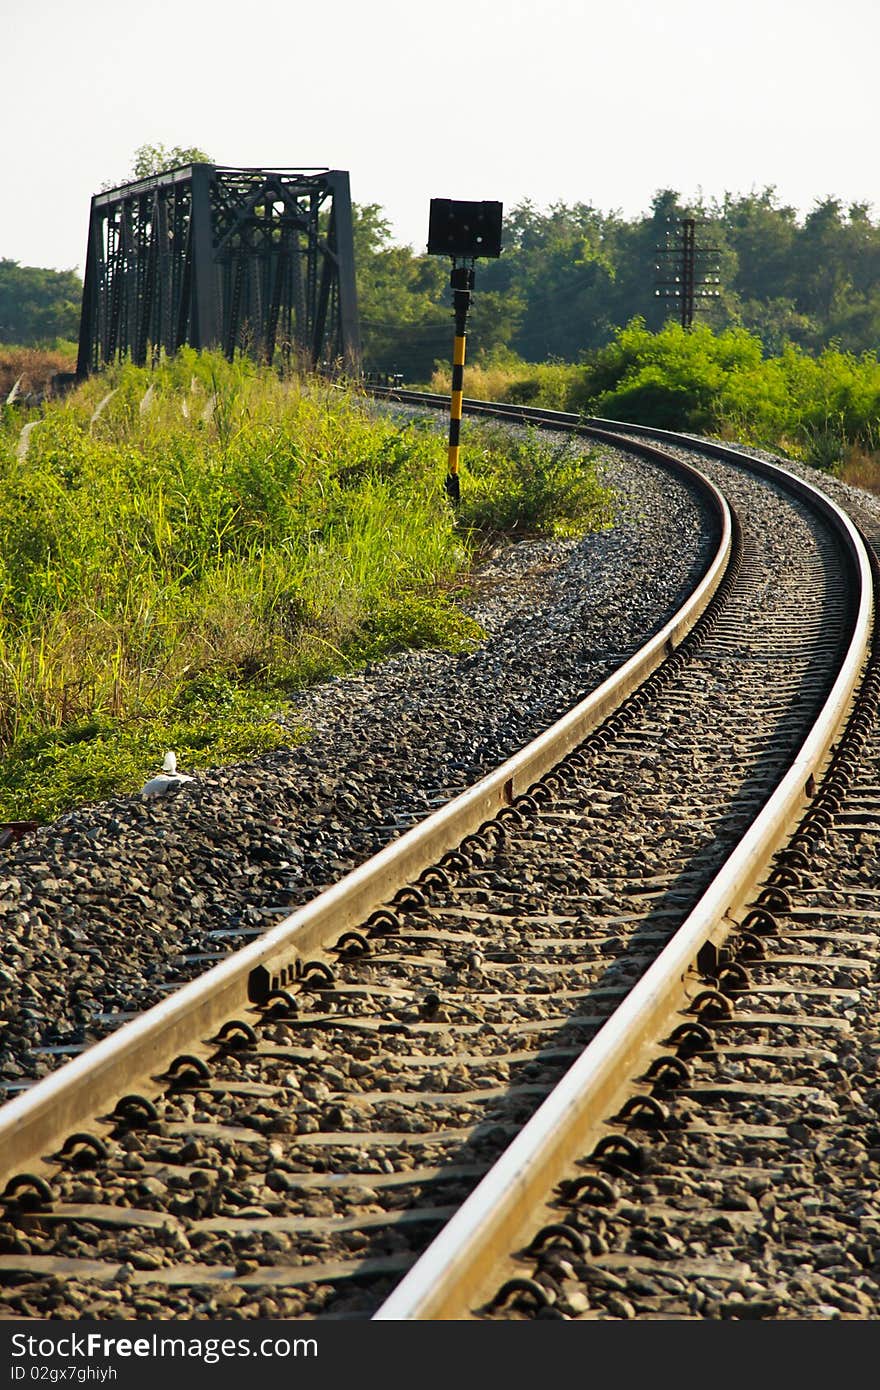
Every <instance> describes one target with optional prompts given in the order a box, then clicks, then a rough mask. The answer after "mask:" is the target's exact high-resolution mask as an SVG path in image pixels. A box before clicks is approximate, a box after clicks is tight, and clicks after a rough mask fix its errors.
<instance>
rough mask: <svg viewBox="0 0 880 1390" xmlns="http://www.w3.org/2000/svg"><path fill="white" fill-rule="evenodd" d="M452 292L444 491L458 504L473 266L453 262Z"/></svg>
mask: <svg viewBox="0 0 880 1390" xmlns="http://www.w3.org/2000/svg"><path fill="white" fill-rule="evenodd" d="M450 280H451V284H452V289H453V307H454V310H455V339H454V341H453V346H452V395H451V397H450V401H449V465H448V469H447V474H446V491H447V492H448V494H449V496H450V498H451V499H452V501H453V503H458V501H459V498H460V496H461V488H460V484H459V478H458V453H459V448H460V446H461V445H460V441H461V412H462V401H463V399H464V354H465V338H466V331H467V315H468V309H469V308H470V303H471V291H472V290H473V287H474V267H473V262H472V261H471V262H470V264H466V265H456V264H455V262H454V261H453V268H452V275H451V277H450Z"/></svg>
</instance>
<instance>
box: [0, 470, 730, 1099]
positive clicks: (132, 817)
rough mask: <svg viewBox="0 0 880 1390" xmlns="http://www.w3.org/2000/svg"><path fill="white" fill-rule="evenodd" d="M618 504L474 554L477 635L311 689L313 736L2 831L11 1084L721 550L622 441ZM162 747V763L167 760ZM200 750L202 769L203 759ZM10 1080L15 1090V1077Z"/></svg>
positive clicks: (554, 684) (395, 806) (461, 776)
mask: <svg viewBox="0 0 880 1390" xmlns="http://www.w3.org/2000/svg"><path fill="white" fill-rule="evenodd" d="M602 457H603V459H604V460H605V461H604V463H603V466H602V472H603V475H604V479H605V481H607V483H608V484H610V485H611V486H612V487H613V488H614V489H615V490H616V492H617V494H618V497H619V499H620V505H619V519H618V521H617V522H616V524H615V525H614V526H613V527H612V528H610V529H608V530H607V531H604V532H600V533H597V534H594V535H589V536H587V537H585V538H584V539H582V540H580V541H571V540H566V541H558V540H552V541H548V540H526V541H522V542H519V543H517V544H514V545H509V546H507V547H505V548H504V549H502V550H500V551H499V553H497V554H496V555H495V556H494V557H493V558H492V559H491V560H490V561H489V562H488V563H486V564H485V565H484V566H483V567H482V568H481V570H480V571H479V573H478V574H477V575H476V576H475V582H474V585H473V589H472V592H471V593H470V595H469V597H468V599H467V601H466V603H465V605H464V606H465V607H466V608H467V610H468V612H469V613H470V614H471V615H472V616H473V617H474V618H476V619H477V620H478V621H479V622H480V623H481V624H482V625H483V627H484V629H485V631H486V634H487V635H486V638H485V640H484V641H483V642H482V643H481V644H480V646H479V648H478V649H477V650H476V651H474V652H471V653H468V654H465V655H449V654H445V653H440V652H434V651H421V652H410V653H404V654H402V655H400V656H399V657H396V658H394V659H392V660H389V661H386V662H383V663H380V664H376V665H374V666H372V667H370V668H368V669H367V670H365V671H362V672H359V673H357V674H354V675H352V676H350V677H346V678H343V679H337V680H333V681H330V682H328V683H327V684H325V685H322V686H319V687H317V688H315V689H312V690H310V691H307V692H303V694H302V697H301V698H300V699H299V700H298V701H297V702H296V703H297V709H296V716H297V718H298V719H301V720H303V721H305V722H306V723H307V724H308V725H309V726H310V727H311V729H312V731H313V732H312V736H311V737H310V738H309V739H308V740H307V741H306V742H304V743H302V744H300V745H298V746H295V747H293V748H291V749H290V750H289V751H288V750H284V751H281V752H275V753H272V754H269V755H266V756H264V757H261V758H258V759H255V760H254V761H252V762H249V763H246V764H242V765H237V766H226V767H219V768H215V769H210V770H209V771H207V772H204V773H199V774H197V775H196V776H195V778H194V780H193V781H192V782H189V783H185V784H183V785H182V786H181V787H180V788H179V789H178V790H176V791H175V792H174V793H172V794H169V795H168V796H165V797H161V798H157V799H155V800H149V801H145V800H143V799H142V798H141V797H140V796H139V795H134V796H130V797H120V798H114V799H111V800H108V801H106V802H102V803H100V804H98V805H94V806H86V807H83V808H81V809H79V810H77V811H75V812H71V813H69V814H67V815H65V816H63V817H62V818H61V819H60V820H59V821H57V822H55V823H54V824H52V825H48V826H44V827H41V828H40V829H39V830H38V831H37V832H36V833H35V834H34V835H32V836H28V837H27V838H26V839H23V840H20V841H17V842H15V843H13V844H11V845H9V846H8V847H7V848H6V849H4V850H3V851H0V855H2V860H0V928H2V936H3V942H4V948H3V960H2V967H0V1004H2V1008H3V1015H4V1017H5V1020H6V1022H5V1027H4V1030H3V1038H2V1043H0V1084H2V1085H3V1087H4V1088H5V1094H6V1095H7V1097H8V1096H9V1095H12V1094H14V1093H15V1092H16V1091H17V1090H19V1089H20V1088H21V1087H22V1085H26V1084H28V1083H29V1082H31V1081H33V1080H35V1079H37V1078H39V1077H40V1076H42V1075H45V1074H47V1073H48V1072H49V1071H51V1070H53V1069H54V1068H55V1067H56V1066H57V1065H59V1063H61V1062H63V1061H64V1060H65V1058H66V1056H67V1055H68V1054H67V1053H66V1052H65V1051H63V1050H57V1051H56V1050H53V1051H48V1052H41V1051H35V1049H40V1048H52V1049H64V1048H68V1047H76V1046H78V1045H79V1044H81V1043H83V1042H87V1041H93V1040H96V1039H97V1038H99V1037H101V1036H103V1035H104V1034H105V1033H107V1032H108V1031H112V1029H113V1028H114V1027H115V1026H118V1024H119V1023H121V1022H123V1021H124V1020H125V1018H126V1017H130V1016H131V1015H132V1014H133V1013H136V1012H139V1011H141V1010H143V1009H144V1008H146V1007H148V1006H150V1005H151V1004H154V1003H156V1002H158V1001H159V1000H161V999H162V998H163V997H165V995H166V994H167V992H168V990H169V989H170V988H172V987H174V985H176V984H179V983H181V982H182V981H184V980H185V979H189V978H192V977H193V976H194V975H195V974H198V973H201V972H202V971H203V970H204V969H206V968H208V966H209V965H210V964H212V963H213V961H214V960H216V959H217V958H218V955H219V954H222V953H223V952H224V951H226V950H229V949H231V945H230V944H229V943H228V942H223V941H218V938H217V937H216V936H214V935H211V933H215V932H218V931H222V930H223V929H227V928H229V927H242V926H245V927H246V926H251V927H253V926H262V927H265V926H266V925H268V924H269V923H270V922H271V921H272V920H273V915H276V914H277V917H281V916H283V915H285V913H286V912H289V911H290V910H291V909H292V908H293V907H295V906H297V905H299V904H300V903H302V902H304V901H307V900H308V899H309V898H310V897H312V896H314V894H315V892H316V891H317V890H318V889H319V888H320V887H321V886H324V885H326V884H328V883H331V882H334V881H336V879H338V878H339V877H340V876H341V875H342V874H343V873H345V872H347V871H348V870H349V869H351V868H353V867H354V866H355V865H356V864H357V863H358V862H360V861H361V860H363V859H364V858H365V857H367V856H368V855H369V854H371V853H374V852H375V851H376V850H378V849H379V848H381V847H382V845H384V844H386V843H387V842H388V841H389V840H391V839H392V838H394V837H395V836H396V835H397V834H399V833H400V832H401V831H402V830H404V829H406V828H407V827H408V826H409V825H411V824H413V823H414V822H415V821H417V820H419V819H421V818H422V817H423V816H424V815H426V814H427V813H428V812H430V811H431V810H433V809H434V808H435V807H436V806H437V805H439V804H441V803H442V802H443V801H445V800H446V799H447V798H448V797H449V796H451V795H454V794H455V793H457V792H458V791H461V790H463V789H464V788H465V787H466V786H468V785H469V784H470V783H471V782H473V781H474V780H476V779H477V778H478V777H479V776H481V775H483V774H484V773H486V772H487V771H489V770H490V769H491V768H492V767H493V766H495V765H496V764H497V763H498V762H499V761H501V760H502V759H503V758H504V757H506V756H509V755H510V754H512V753H514V752H515V751H516V750H517V749H518V748H520V747H521V746H522V745H523V744H525V743H526V742H528V741H529V740H530V739H531V738H533V737H534V736H536V735H537V734H538V733H539V732H540V731H541V730H542V729H543V728H545V727H546V726H547V725H548V724H549V723H551V722H552V721H553V720H554V719H555V718H557V717H559V716H560V715H561V714H562V713H564V712H565V711H566V710H567V709H568V708H570V707H571V705H572V704H574V703H575V702H576V701H577V700H578V699H580V698H582V697H583V695H585V694H586V693H587V692H589V691H590V690H592V689H594V688H595V687H596V685H598V684H599V683H600V682H601V681H602V680H603V679H604V678H605V677H606V676H607V675H608V674H610V672H611V671H612V670H614V669H615V668H616V667H617V666H619V665H620V664H621V662H622V661H624V660H625V659H626V658H627V657H628V656H629V655H630V653H631V652H632V651H633V650H635V649H636V648H637V647H638V646H640V645H641V644H642V643H643V642H644V641H645V640H647V638H648V637H649V636H650V635H651V634H652V633H653V632H654V631H656V630H657V629H658V628H659V627H660V626H662V624H663V623H664V622H665V621H666V619H667V618H668V616H669V615H670V614H671V613H672V612H673V611H675V609H676V608H677V607H678V606H679V605H680V603H681V602H682V600H683V598H684V596H685V594H686V593H687V592H688V591H689V590H690V588H692V587H693V584H694V583H695V582H696V580H697V578H698V576H699V574H700V573H701V572H702V571H703V569H704V568H705V564H706V563H707V559H708V555H709V553H710V550H711V546H712V541H711V536H710V530H711V523H710V522H709V520H708V517H707V515H706V513H705V512H704V509H703V507H702V504H700V503H698V502H697V501H696V499H695V496H694V494H693V492H692V491H691V489H690V488H688V487H685V486H684V485H683V484H681V483H680V482H678V481H675V480H673V479H671V478H670V477H669V475H667V474H666V473H665V471H663V470H661V469H659V468H657V467H656V466H655V465H653V464H649V463H646V462H637V461H635V460H634V459H632V458H631V457H627V456H623V455H619V454H616V453H615V451H612V450H603V451H602ZM164 752H165V750H164V749H159V748H157V750H156V763H155V766H154V767H152V768H145V769H144V780H145V781H146V780H147V778H148V777H149V776H150V775H152V773H153V772H155V770H156V768H158V767H159V766H161V762H162V757H163V755H164ZM181 770H182V771H188V769H186V768H183V769H181ZM3 1093H4V1092H2V1091H0V1095H2V1094H3Z"/></svg>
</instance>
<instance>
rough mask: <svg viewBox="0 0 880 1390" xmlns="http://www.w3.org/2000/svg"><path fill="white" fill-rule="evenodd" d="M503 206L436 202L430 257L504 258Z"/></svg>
mask: <svg viewBox="0 0 880 1390" xmlns="http://www.w3.org/2000/svg"><path fill="white" fill-rule="evenodd" d="M501 210H502V204H501V203H462V202H458V201H456V200H455V199H453V198H432V199H431V213H430V218H429V221H428V255H429V256H462V257H467V258H468V259H470V260H476V258H477V257H478V256H486V257H490V258H492V259H494V258H496V257H497V256H500V255H501Z"/></svg>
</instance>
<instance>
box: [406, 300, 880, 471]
mask: <svg viewBox="0 0 880 1390" xmlns="http://www.w3.org/2000/svg"><path fill="white" fill-rule="evenodd" d="M433 385H434V387H435V389H438V390H440V389H442V390H448V389H449V371H448V368H444V369H438V371H437V372H436V373H435V375H434V378H433ZM466 386H467V394H468V395H470V396H474V397H483V398H485V399H488V400H507V401H520V402H522V403H523V404H539V405H547V406H550V407H551V408H553V409H556V410H569V411H577V412H579V413H582V414H584V415H598V416H605V417H607V418H610V419H615V420H635V421H638V422H640V423H641V424H646V425H654V426H656V427H657V428H660V429H680V430H689V431H692V432H696V433H702V434H715V435H721V436H726V437H728V438H732V439H739V440H742V441H744V442H751V443H754V444H760V445H764V446H768V447H772V448H775V449H780V450H782V451H783V452H785V453H787V454H789V455H790V456H792V457H794V458H799V459H804V460H806V461H808V462H811V463H814V464H816V465H817V466H819V467H821V468H825V469H828V470H830V471H833V472H835V473H837V474H840V475H845V476H850V475H849V474H846V473H845V470H846V469H847V468H851V469H855V470H856V472H858V474H859V476H855V474H853V475H852V476H850V480H851V481H857V482H860V483H863V484H866V485H869V486H872V487H874V486H876V479H875V476H874V474H875V473H876V467H875V468H869V467H868V465H869V464H870V463H871V462H872V457H873V456H875V455H878V454H880V359H878V356H877V353H876V352H864V353H858V354H857V353H849V352H843V351H841V350H840V349H839V348H837V347H830V348H826V349H824V350H823V351H822V352H820V353H818V354H817V355H816V356H815V357H813V356H810V355H809V354H808V353H806V352H804V351H803V350H802V349H801V348H798V347H796V346H795V345H794V344H791V343H789V344H787V345H786V346H785V347H784V348H783V350H782V351H781V352H780V353H779V354H778V355H777V356H774V357H766V356H765V355H764V352H763V345H762V343H761V340H760V338H758V337H757V335H755V334H753V333H748V332H746V330H745V329H743V328H729V329H725V330H723V331H721V332H717V333H714V332H713V331H712V330H711V329H710V328H709V327H708V326H707V325H704V324H700V325H697V326H695V327H694V328H692V329H690V330H685V329H683V328H682V327H681V326H680V325H678V324H668V325H667V326H666V327H665V328H663V329H661V330H660V331H659V332H658V333H652V332H651V331H650V330H649V329H648V328H647V327H646V326H645V324H644V322H643V321H642V320H641V319H634V320H633V321H632V323H630V324H628V325H627V326H626V327H625V328H622V329H619V330H618V331H617V332H616V333H615V334H614V336H613V338H612V340H611V342H610V343H607V344H606V345H605V346H604V347H602V348H600V349H599V350H598V351H596V352H593V353H589V354H587V355H586V358H585V360H584V361H583V362H582V363H578V364H565V363H561V362H549V363H542V364H539V365H534V364H530V363H526V362H522V361H518V360H516V359H513V358H511V357H510V355H509V354H508V355H505V354H497V355H496V357H495V358H494V360H493V359H489V360H488V361H487V362H486V363H484V364H476V365H474V366H472V367H471V368H470V370H469V372H468V374H467V382H466Z"/></svg>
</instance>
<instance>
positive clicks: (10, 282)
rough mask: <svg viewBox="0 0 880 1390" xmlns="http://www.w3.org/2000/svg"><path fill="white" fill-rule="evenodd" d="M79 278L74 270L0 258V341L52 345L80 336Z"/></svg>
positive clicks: (80, 292) (80, 303)
mask: <svg viewBox="0 0 880 1390" xmlns="http://www.w3.org/2000/svg"><path fill="white" fill-rule="evenodd" d="M81 306H82V281H81V279H80V278H79V276H78V275H77V273H76V271H74V270H40V269H38V268H37V267H35V266H28V265H19V264H18V261H10V260H0V343H21V344H23V345H27V346H33V345H37V344H39V345H41V346H43V347H51V346H54V344H55V343H56V342H57V340H58V339H74V340H75V339H76V338H78V337H79V316H80V309H81Z"/></svg>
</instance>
